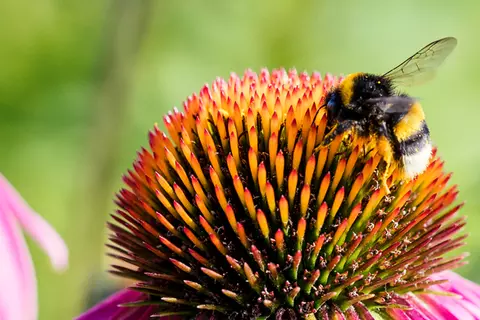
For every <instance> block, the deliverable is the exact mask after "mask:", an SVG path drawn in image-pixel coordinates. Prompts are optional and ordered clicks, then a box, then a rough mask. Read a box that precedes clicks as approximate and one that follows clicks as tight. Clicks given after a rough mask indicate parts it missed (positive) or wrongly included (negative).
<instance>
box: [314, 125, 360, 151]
mask: <svg viewBox="0 0 480 320" xmlns="http://www.w3.org/2000/svg"><path fill="white" fill-rule="evenodd" d="M357 125H358V122H357V121H355V120H345V121H342V122H340V123H339V124H337V125H336V126H335V127H334V128H333V130H332V131H330V132H329V133H328V134H327V135H326V136H325V138H323V141H322V143H321V144H320V146H319V147H324V146H327V145H329V144H330V143H331V142H332V141H333V140H335V138H336V137H338V136H339V135H341V134H344V133H345V132H347V131H349V130H351V129H352V128H354V127H355V126H357Z"/></svg>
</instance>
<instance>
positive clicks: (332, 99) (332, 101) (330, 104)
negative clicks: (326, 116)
mask: <svg viewBox="0 0 480 320" xmlns="http://www.w3.org/2000/svg"><path fill="white" fill-rule="evenodd" d="M335 100H337V94H336V93H332V94H331V95H330V99H328V101H327V107H329V108H331V107H333V106H334V105H335Z"/></svg>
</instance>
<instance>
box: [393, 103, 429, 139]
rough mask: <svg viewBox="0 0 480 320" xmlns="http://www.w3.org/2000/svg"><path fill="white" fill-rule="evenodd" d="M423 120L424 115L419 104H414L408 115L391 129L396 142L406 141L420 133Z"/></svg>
mask: <svg viewBox="0 0 480 320" xmlns="http://www.w3.org/2000/svg"><path fill="white" fill-rule="evenodd" d="M423 120H425V113H423V109H422V107H421V106H420V103H418V102H415V103H414V104H413V105H412V107H411V108H410V110H409V111H408V113H407V114H406V115H405V116H404V117H403V118H402V119H401V120H400V121H399V122H398V123H397V124H396V125H395V127H394V128H393V131H394V132H395V136H396V137H397V139H398V141H404V140H407V139H408V138H410V137H411V136H412V135H413V134H415V133H416V132H418V131H420V129H421V128H422V122H423Z"/></svg>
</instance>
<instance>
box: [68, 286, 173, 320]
mask: <svg viewBox="0 0 480 320" xmlns="http://www.w3.org/2000/svg"><path fill="white" fill-rule="evenodd" d="M143 299H145V294H143V293H141V292H137V291H134V290H129V289H123V290H120V291H118V292H117V293H115V294H113V295H111V296H110V297H108V298H107V299H105V300H103V301H102V302H100V303H99V304H97V305H96V306H94V307H93V308H92V309H90V310H88V311H87V312H85V313H84V314H82V315H81V316H79V317H78V318H77V319H76V320H100V319H102V320H103V319H104V320H107V319H116V320H117V319H118V320H120V319H121V320H137V319H138V320H143V319H150V315H152V314H155V309H154V307H148V306H145V307H119V304H122V303H126V302H134V301H139V300H143ZM157 319H161V320H162V319H163V320H168V319H171V320H174V319H181V318H179V317H161V318H157Z"/></svg>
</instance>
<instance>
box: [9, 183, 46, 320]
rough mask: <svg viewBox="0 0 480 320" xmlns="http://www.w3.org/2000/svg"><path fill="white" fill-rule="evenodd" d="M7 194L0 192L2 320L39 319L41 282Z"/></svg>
mask: <svg viewBox="0 0 480 320" xmlns="http://www.w3.org/2000/svg"><path fill="white" fill-rule="evenodd" d="M3 191H4V190H2V189H1V188H0V252H1V253H2V258H1V265H0V319H19V320H30V319H36V318H37V308H38V306H37V282H36V278H35V270H34V268H33V262H32V258H31V257H30V253H29V251H28V247H27V244H26V243H25V239H24V238H23V235H22V232H21V230H20V227H19V225H18V224H17V222H16V218H15V216H14V215H13V214H12V212H11V210H10V207H9V206H8V201H9V199H8V198H7V196H6V194H5V192H3Z"/></svg>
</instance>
